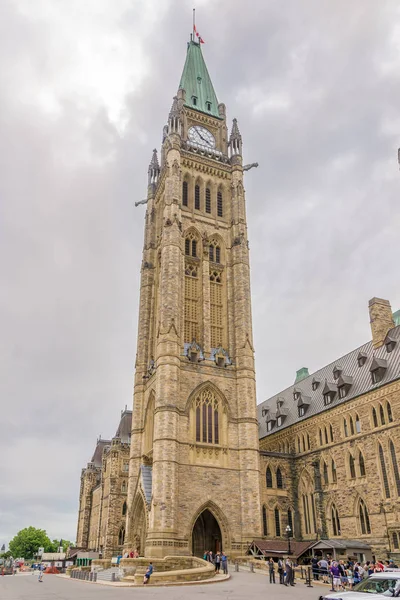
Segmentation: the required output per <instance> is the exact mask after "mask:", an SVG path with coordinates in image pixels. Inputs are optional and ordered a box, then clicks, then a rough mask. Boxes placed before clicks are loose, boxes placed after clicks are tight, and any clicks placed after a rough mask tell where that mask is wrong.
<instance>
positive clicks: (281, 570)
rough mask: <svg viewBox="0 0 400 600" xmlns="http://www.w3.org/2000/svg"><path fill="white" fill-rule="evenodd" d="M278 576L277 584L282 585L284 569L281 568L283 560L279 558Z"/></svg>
mask: <svg viewBox="0 0 400 600" xmlns="http://www.w3.org/2000/svg"><path fill="white" fill-rule="evenodd" d="M278 575H279V583H280V584H282V585H283V584H284V583H285V581H284V568H283V560H282V559H281V558H280V559H279V560H278Z"/></svg>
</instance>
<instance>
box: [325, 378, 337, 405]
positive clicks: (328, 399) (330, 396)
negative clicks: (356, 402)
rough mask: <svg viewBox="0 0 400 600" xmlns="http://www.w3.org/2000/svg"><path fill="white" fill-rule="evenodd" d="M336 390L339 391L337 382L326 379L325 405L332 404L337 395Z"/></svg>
mask: <svg viewBox="0 0 400 600" xmlns="http://www.w3.org/2000/svg"><path fill="white" fill-rule="evenodd" d="M336 392H337V387H336V384H334V383H328V382H327V381H325V387H324V390H323V392H322V394H323V396H324V404H325V406H328V405H329V404H332V402H333V400H334V398H335V396H336Z"/></svg>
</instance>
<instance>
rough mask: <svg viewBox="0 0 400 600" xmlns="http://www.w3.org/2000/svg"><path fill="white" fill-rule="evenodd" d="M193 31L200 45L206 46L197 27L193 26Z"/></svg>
mask: <svg viewBox="0 0 400 600" xmlns="http://www.w3.org/2000/svg"><path fill="white" fill-rule="evenodd" d="M193 31H194V32H195V34H196V36H197V39H198V40H199V44H204V40H203V38H202V37H201V35H200V34H199V32H198V31H197V29H196V25H193Z"/></svg>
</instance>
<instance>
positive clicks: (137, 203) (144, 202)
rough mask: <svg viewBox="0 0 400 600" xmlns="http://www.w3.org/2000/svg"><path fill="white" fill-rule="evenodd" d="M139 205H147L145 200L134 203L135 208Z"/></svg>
mask: <svg viewBox="0 0 400 600" xmlns="http://www.w3.org/2000/svg"><path fill="white" fill-rule="evenodd" d="M140 204H147V198H146V199H145V200H140V201H139V202H135V206H139V205H140Z"/></svg>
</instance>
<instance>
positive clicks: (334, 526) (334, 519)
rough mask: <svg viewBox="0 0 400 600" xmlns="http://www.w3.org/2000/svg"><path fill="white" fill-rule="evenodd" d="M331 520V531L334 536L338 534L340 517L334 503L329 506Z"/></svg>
mask: <svg viewBox="0 0 400 600" xmlns="http://www.w3.org/2000/svg"><path fill="white" fill-rule="evenodd" d="M331 521H332V533H333V535H334V536H338V535H340V519H339V513H338V510H337V508H336V506H335V505H334V504H332V508H331Z"/></svg>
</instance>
